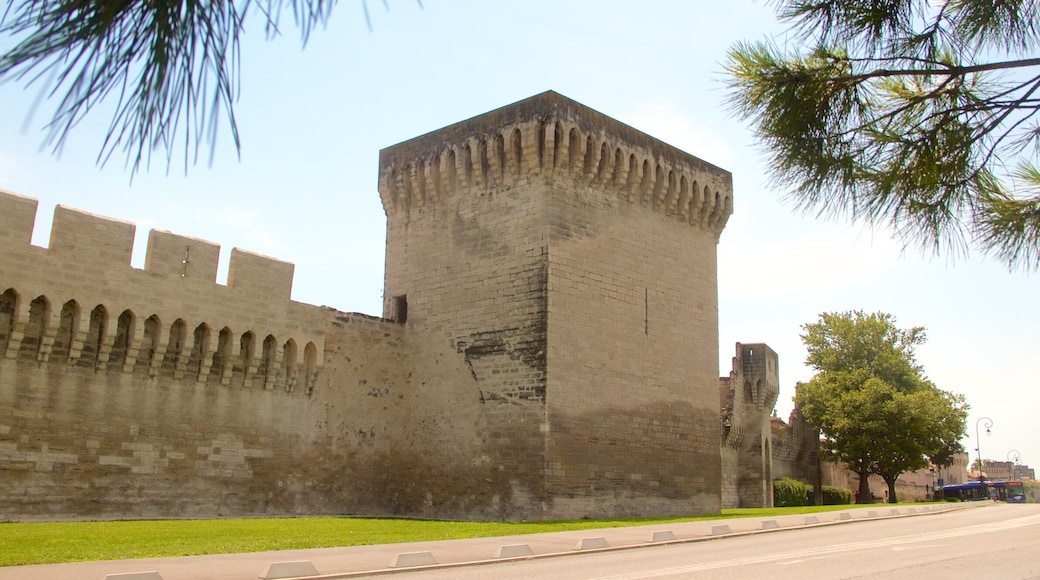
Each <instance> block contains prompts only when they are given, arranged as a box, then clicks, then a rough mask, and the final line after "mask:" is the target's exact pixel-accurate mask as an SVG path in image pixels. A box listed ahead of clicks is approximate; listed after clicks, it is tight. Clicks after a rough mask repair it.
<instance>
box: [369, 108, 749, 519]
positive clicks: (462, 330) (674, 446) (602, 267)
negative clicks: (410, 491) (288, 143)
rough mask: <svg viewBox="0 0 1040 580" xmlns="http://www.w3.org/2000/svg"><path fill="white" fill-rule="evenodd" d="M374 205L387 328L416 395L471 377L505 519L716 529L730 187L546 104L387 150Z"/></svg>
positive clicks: (694, 164)
mask: <svg viewBox="0 0 1040 580" xmlns="http://www.w3.org/2000/svg"><path fill="white" fill-rule="evenodd" d="M379 192H380V196H381V198H382V202H383V207H384V209H385V211H386V215H387V246H386V278H385V290H384V296H385V302H384V317H385V318H388V319H392V320H395V321H397V322H399V323H401V324H403V328H404V330H405V333H406V336H407V337H408V340H409V341H411V343H412V344H414V345H416V346H415V348H416V352H417V353H419V354H415V355H414V356H412V357H411V361H412V362H411V366H412V367H416V368H414V373H415V374H416V376H421V377H424V378H423V381H427V380H428V381H431V382H437V381H438V380H442V381H443V380H448V381H456V382H458V381H459V379H453V378H452V377H453V376H455V375H452V373H451V372H450V371H448V370H443V372H442V371H441V370H439V369H441V368H446V367H448V366H451V365H452V364H460V365H462V366H464V367H465V368H466V369H467V370H468V372H469V375H470V378H472V384H475V388H476V389H477V390H478V391H479V397H480V402H481V403H482V404H484V405H486V406H485V407H484V410H483V411H482V412H481V413H479V417H478V418H477V419H476V420H477V421H479V422H480V425H481V429H482V432H483V433H484V436H483V437H484V440H483V443H482V444H483V445H484V446H485V447H486V448H487V449H489V450H491V455H492V456H494V457H496V458H498V460H501V459H502V458H503V457H507V456H508V458H509V459H508V467H506V468H504V469H505V471H509V472H510V473H509V477H510V478H511V481H512V488H513V498H514V501H515V500H516V496H517V494H518V493H524V494H528V497H527V501H528V502H529V503H531V504H532V505H538V506H540V507H539V513H537V514H532V515H536V516H539V517H554V518H566V517H580V516H592V517H597V516H623V515H636V514H638V515H651V514H673V513H711V512H716V511H717V510H718V509H719V507H720V486H721V482H720V469H721V467H720V450H719V433H718V428H719V427H718V424H719V419H718V416H719V415H718V414H719V408H718V384H719V383H718V291H717V267H716V247H717V244H718V241H719V236H720V234H721V232H722V230H723V228H724V227H725V225H726V221H727V219H728V218H729V215H730V214H731V213H732V200H733V194H732V177H731V175H730V173H729V172H727V171H724V170H722V169H719V168H718V167H715V166H713V165H711V164H709V163H706V162H704V161H701V160H700V159H697V158H695V157H693V156H691V155H689V154H687V153H684V152H683V151H680V150H678V149H676V148H674V147H671V146H669V145H667V144H665V143H663V142H661V141H658V140H656V139H654V138H652V137H650V136H648V135H646V134H644V133H641V132H639V131H637V130H635V129H633V128H631V127H629V126H627V125H624V124H622V123H620V122H618V121H615V120H614V119H611V118H609V117H607V116H605V115H602V114H600V113H598V112H596V111H594V110H592V109H589V108H587V107H585V106H583V105H581V104H580V103H577V102H575V101H572V100H570V99H567V98H566V97H563V96H561V95H559V94H557V93H554V92H546V93H542V94H540V95H536V96H534V97H531V98H529V99H525V100H523V101H520V102H518V103H514V104H512V105H508V106H506V107H503V108H500V109H497V110H494V111H491V112H489V113H486V114H484V115H480V116H478V117H475V118H472V119H469V120H467V121H463V122H461V123H458V124H455V125H452V126H449V127H446V128H443V129H440V130H438V131H434V132H432V133H429V134H426V135H423V136H421V137H417V138H415V139H412V140H409V141H406V142H403V143H400V144H398V145H395V146H392V147H389V148H387V149H384V150H383V151H381V153H380V179H379ZM442 345H450V346H449V347H446V348H445V347H443V346H442ZM449 359H454V361H453V360H449ZM460 360H461V361H462V362H461V363H460V362H458V361H460ZM439 373H440V374H439ZM438 376H439V377H440V379H438V378H437V377H438ZM460 388H469V387H466V386H460ZM518 490H523V491H522V492H520V491H518Z"/></svg>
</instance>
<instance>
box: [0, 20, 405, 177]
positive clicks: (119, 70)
mask: <svg viewBox="0 0 1040 580" xmlns="http://www.w3.org/2000/svg"><path fill="white" fill-rule="evenodd" d="M417 3H418V4H419V6H420V7H421V6H422V2H421V0H417ZM335 4H336V0H239V1H238V2H236V1H235V0H213V1H203V0H147V1H146V0H12V2H10V3H9V4H8V5H7V8H6V10H4V11H3V12H0V36H6V37H10V38H12V39H15V40H16V41H17V42H16V44H15V45H14V47H13V48H11V49H10V50H8V51H7V52H6V53H4V54H2V55H0V81H4V80H8V79H11V78H13V79H17V80H18V81H21V82H24V83H25V84H26V86H29V85H33V84H36V85H38V86H39V88H40V89H41V94H45V95H47V96H48V97H52V96H56V97H57V105H56V106H55V109H54V113H53V115H52V116H51V120H50V122H49V123H48V124H47V134H46V135H47V136H46V143H48V144H49V145H51V146H53V148H54V150H55V151H56V152H57V151H59V150H60V149H61V146H62V145H63V144H64V142H65V140H66V138H67V137H68V135H69V133H70V131H71V130H72V129H73V128H74V127H75V126H76V125H77V124H78V123H79V122H80V121H81V120H82V119H83V117H84V116H86V115H87V114H88V113H89V112H90V111H91V110H93V109H94V108H95V107H97V106H99V105H101V103H103V102H105V101H106V100H112V101H114V107H115V108H114V113H113V116H112V121H111V124H110V125H109V127H108V132H107V134H106V136H105V139H104V141H103V143H102V146H101V151H100V153H99V155H98V162H99V163H102V164H103V163H104V162H106V161H107V160H108V159H109V158H110V157H111V156H112V154H113V153H115V152H117V151H120V150H121V151H123V152H124V153H125V154H126V160H127V164H128V165H129V166H130V168H131V171H132V172H135V171H137V170H138V169H140V167H141V165H142V163H145V164H147V163H148V161H149V160H150V157H151V154H152V153H153V152H160V153H162V154H163V155H164V156H165V158H166V163H167V165H169V162H170V158H171V155H172V154H173V151H174V149H175V148H179V147H183V151H184V161H185V167H187V163H188V161H189V160H192V161H194V160H197V158H198V154H199V150H200V146H201V145H203V142H204V141H208V142H209V146H210V148H211V150H212V148H213V147H215V144H216V137H217V133H218V129H219V127H220V126H221V125H222V124H223V123H224V122H226V123H227V125H228V126H229V128H230V130H231V136H232V139H233V141H234V144H235V149H236V151H237V150H239V149H240V145H241V142H240V140H239V134H238V127H237V125H236V123H235V111H234V104H235V102H236V101H237V100H238V96H239V82H238V78H239V68H240V57H241V55H240V52H239V37H240V36H241V35H242V34H243V33H244V31H245V30H246V23H247V21H249V19H250V18H251V17H253V16H254V15H253V14H250V11H251V10H252V11H253V12H259V15H257V16H258V18H255V19H254V21H256V20H259V21H260V22H259V23H261V24H263V25H264V27H265V30H266V32H267V35H268V37H271V36H273V35H276V34H277V33H278V32H279V20H280V15H281V14H282V13H283V11H284V10H285V9H286V6H287V5H288V6H289V7H290V11H291V12H292V15H293V20H294V22H295V24H296V25H297V26H298V27H299V29H300V33H301V37H302V40H303V42H304V43H306V41H307V38H308V37H309V35H310V33H311V31H312V30H313V29H314V27H315V26H317V25H319V24H324V23H325V22H326V20H327V19H328V16H329V14H330V12H331V11H332V8H333V7H334V6H335ZM361 4H362V8H363V9H364V11H365V19H366V21H367V22H369V29H371V22H370V21H368V7H367V2H366V1H365V0H362V2H361ZM383 4H384V6H387V8H388V9H389V6H388V5H387V0H383ZM7 113H8V114H10V111H8V112H7Z"/></svg>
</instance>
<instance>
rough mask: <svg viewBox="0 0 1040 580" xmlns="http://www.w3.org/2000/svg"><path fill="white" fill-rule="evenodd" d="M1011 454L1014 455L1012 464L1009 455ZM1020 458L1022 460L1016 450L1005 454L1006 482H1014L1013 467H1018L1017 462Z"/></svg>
mask: <svg viewBox="0 0 1040 580" xmlns="http://www.w3.org/2000/svg"><path fill="white" fill-rule="evenodd" d="M1012 453H1014V454H1015V462H1014V463H1011V454H1012ZM1021 458H1022V456H1021V455H1019V453H1018V449H1012V450H1011V451H1008V452H1007V462H1008V481H1015V467H1017V466H1018V460H1019V459H1021Z"/></svg>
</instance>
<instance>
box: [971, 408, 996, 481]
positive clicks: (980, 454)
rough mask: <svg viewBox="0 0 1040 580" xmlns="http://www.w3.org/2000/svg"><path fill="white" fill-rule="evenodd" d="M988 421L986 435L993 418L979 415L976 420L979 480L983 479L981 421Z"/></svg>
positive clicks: (976, 452)
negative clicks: (980, 437)
mask: <svg viewBox="0 0 1040 580" xmlns="http://www.w3.org/2000/svg"><path fill="white" fill-rule="evenodd" d="M983 421H985V422H986V435H989V428H990V427H992V426H993V419H990V418H989V417H979V420H978V421H975V454H976V455H978V456H979V481H982V440H981V439H979V423H982V422H983Z"/></svg>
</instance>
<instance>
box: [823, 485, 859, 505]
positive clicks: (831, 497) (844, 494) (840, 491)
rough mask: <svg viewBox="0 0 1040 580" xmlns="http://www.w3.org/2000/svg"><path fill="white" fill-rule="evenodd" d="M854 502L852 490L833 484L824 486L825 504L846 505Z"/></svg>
mask: <svg viewBox="0 0 1040 580" xmlns="http://www.w3.org/2000/svg"><path fill="white" fill-rule="evenodd" d="M850 503H852V490H851V489H847V488H844V487H834V486H832V485H825V486H823V505H846V504H850Z"/></svg>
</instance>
